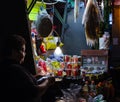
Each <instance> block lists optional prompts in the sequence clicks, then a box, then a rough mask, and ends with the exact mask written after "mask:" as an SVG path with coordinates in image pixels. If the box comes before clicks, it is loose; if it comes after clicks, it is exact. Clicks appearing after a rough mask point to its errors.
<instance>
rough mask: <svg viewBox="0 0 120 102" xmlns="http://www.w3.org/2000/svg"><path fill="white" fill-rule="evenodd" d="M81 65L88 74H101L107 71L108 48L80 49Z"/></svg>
mask: <svg viewBox="0 0 120 102" xmlns="http://www.w3.org/2000/svg"><path fill="white" fill-rule="evenodd" d="M81 57H82V63H81V64H82V67H81V70H84V71H85V72H86V73H88V74H102V73H104V72H107V71H108V50H81Z"/></svg>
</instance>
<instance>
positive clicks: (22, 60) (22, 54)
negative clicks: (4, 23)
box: [19, 45, 26, 63]
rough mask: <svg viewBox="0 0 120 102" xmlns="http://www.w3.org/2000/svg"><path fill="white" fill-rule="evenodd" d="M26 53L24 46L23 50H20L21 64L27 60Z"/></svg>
mask: <svg viewBox="0 0 120 102" xmlns="http://www.w3.org/2000/svg"><path fill="white" fill-rule="evenodd" d="M25 55H26V52H25V45H23V46H22V49H21V50H20V53H19V62H20V63H23V62H24V58H25Z"/></svg>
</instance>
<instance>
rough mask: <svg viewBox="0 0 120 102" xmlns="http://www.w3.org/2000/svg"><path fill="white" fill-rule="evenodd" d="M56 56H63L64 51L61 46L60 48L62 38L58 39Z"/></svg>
mask: <svg viewBox="0 0 120 102" xmlns="http://www.w3.org/2000/svg"><path fill="white" fill-rule="evenodd" d="M54 56H55V57H60V56H63V52H62V50H61V48H60V39H58V42H57V47H56V49H55V51H54Z"/></svg>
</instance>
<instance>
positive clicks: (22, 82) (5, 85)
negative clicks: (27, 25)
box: [0, 35, 55, 102]
mask: <svg viewBox="0 0 120 102" xmlns="http://www.w3.org/2000/svg"><path fill="white" fill-rule="evenodd" d="M3 41H4V42H3V44H2V45H3V46H2V60H1V62H0V66H2V68H1V70H0V71H1V74H0V78H1V80H0V81H1V85H2V86H1V88H2V89H3V91H1V92H2V98H3V97H4V99H3V102H7V100H9V101H10V102H41V97H42V95H43V94H45V92H46V90H47V89H48V88H49V86H51V85H53V84H54V82H55V80H54V77H48V78H46V79H44V80H43V81H42V82H41V83H38V81H37V79H36V78H35V77H34V76H33V75H32V74H31V73H30V72H29V71H28V68H25V66H22V63H23V62H24V58H25V55H26V53H25V49H26V46H25V45H26V41H25V39H24V38H23V37H22V36H20V35H10V36H8V37H6V38H5V39H4V40H3Z"/></svg>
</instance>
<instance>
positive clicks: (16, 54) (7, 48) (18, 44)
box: [2, 35, 26, 63]
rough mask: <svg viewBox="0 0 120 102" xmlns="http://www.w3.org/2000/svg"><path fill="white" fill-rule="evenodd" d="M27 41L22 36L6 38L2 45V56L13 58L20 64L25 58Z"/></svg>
mask: <svg viewBox="0 0 120 102" xmlns="http://www.w3.org/2000/svg"><path fill="white" fill-rule="evenodd" d="M25 44H26V41H25V39H24V38H23V37H22V36H20V35H10V36H7V37H5V39H4V40H3V45H2V55H3V57H4V58H11V59H14V60H16V61H19V62H20V63H21V62H23V61H24V57H25Z"/></svg>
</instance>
